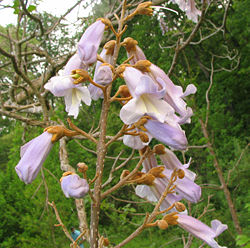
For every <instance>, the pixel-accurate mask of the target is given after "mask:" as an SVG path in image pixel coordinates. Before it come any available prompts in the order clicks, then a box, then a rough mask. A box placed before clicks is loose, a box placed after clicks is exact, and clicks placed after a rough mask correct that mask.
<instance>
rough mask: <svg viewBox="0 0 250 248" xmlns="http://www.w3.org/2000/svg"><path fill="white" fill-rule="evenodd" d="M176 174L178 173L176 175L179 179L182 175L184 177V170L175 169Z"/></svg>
mask: <svg viewBox="0 0 250 248" xmlns="http://www.w3.org/2000/svg"><path fill="white" fill-rule="evenodd" d="M177 175H178V177H179V178H180V179H182V178H184V177H185V172H184V170H182V169H179V170H178V171H177Z"/></svg>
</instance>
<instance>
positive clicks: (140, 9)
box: [135, 1, 153, 16]
mask: <svg viewBox="0 0 250 248" xmlns="http://www.w3.org/2000/svg"><path fill="white" fill-rule="evenodd" d="M151 5H152V2H150V1H148V2H144V3H140V4H139V5H138V6H137V8H136V10H135V12H136V14H138V15H149V16H151V15H153V9H152V8H150V7H151Z"/></svg>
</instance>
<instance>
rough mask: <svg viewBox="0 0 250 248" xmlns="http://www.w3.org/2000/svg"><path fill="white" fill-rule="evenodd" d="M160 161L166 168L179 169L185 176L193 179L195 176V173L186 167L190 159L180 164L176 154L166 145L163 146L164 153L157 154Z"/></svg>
mask: <svg viewBox="0 0 250 248" xmlns="http://www.w3.org/2000/svg"><path fill="white" fill-rule="evenodd" d="M159 156H160V159H161V162H162V163H163V164H164V165H165V166H166V168H167V169H170V170H174V169H177V170H179V169H181V170H183V171H184V173H185V177H187V178H188V179H190V180H191V181H194V180H195V178H196V174H195V173H194V172H192V171H190V170H188V169H187V168H188V167H189V165H190V162H191V160H190V161H189V162H188V163H187V164H182V163H181V162H180V160H179V159H178V158H177V157H176V155H175V154H174V153H173V152H172V151H171V150H169V149H167V148H166V147H165V148H164V154H159Z"/></svg>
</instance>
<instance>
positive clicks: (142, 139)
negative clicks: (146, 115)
mask: <svg viewBox="0 0 250 248" xmlns="http://www.w3.org/2000/svg"><path fill="white" fill-rule="evenodd" d="M139 137H140V139H141V141H142V142H143V143H147V142H149V137H148V135H147V134H145V133H143V132H139Z"/></svg>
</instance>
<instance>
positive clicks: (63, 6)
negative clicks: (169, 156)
mask: <svg viewBox="0 0 250 248" xmlns="http://www.w3.org/2000/svg"><path fill="white" fill-rule="evenodd" d="M13 1H14V0H2V1H0V5H1V7H0V25H2V26H6V25H7V24H10V23H12V24H16V18H17V15H15V14H13V12H14V11H13V9H12V8H5V9H3V8H2V5H13ZM32 2H34V0H29V4H32ZM39 2H40V4H39V5H38V7H37V11H38V12H40V11H46V12H48V13H50V14H53V15H55V16H57V17H59V16H61V15H62V14H64V13H65V12H66V11H67V10H68V9H69V8H70V7H72V6H73V5H74V4H75V3H76V2H77V0H40V1H39ZM86 2H90V1H89V0H87V1H86V0H85V1H83V2H82V3H81V4H80V5H79V6H78V7H76V8H75V9H74V10H73V11H72V12H71V13H70V14H69V15H68V16H67V17H66V19H67V20H68V21H69V22H70V23H72V22H75V21H76V19H77V17H87V16H88V14H89V12H90V10H91V7H88V8H87V9H84V8H83V4H86Z"/></svg>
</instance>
